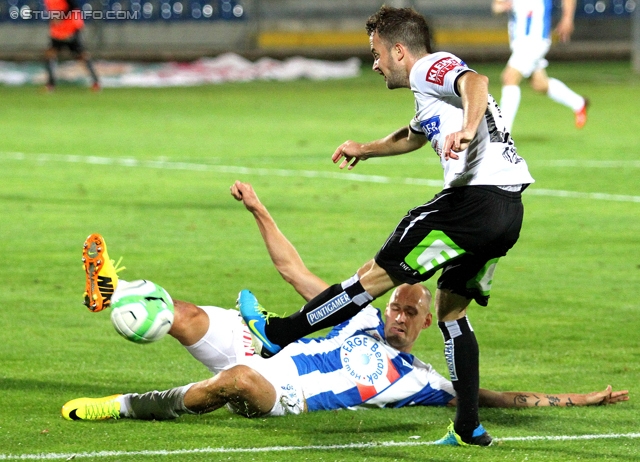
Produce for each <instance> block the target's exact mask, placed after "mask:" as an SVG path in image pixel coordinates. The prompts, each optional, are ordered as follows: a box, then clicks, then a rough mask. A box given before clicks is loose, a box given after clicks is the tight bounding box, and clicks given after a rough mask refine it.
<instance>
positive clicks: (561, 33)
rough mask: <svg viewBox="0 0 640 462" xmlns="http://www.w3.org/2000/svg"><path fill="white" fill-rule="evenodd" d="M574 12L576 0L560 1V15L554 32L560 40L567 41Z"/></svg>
mask: <svg viewBox="0 0 640 462" xmlns="http://www.w3.org/2000/svg"><path fill="white" fill-rule="evenodd" d="M575 14H576V0H563V1H562V17H561V18H560V22H558V25H557V26H556V33H557V34H558V37H559V38H560V41H561V42H563V43H564V42H568V41H569V40H570V39H571V34H573V29H574V25H573V17H574V16H575Z"/></svg>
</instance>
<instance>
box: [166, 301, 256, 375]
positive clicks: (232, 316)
mask: <svg viewBox="0 0 640 462" xmlns="http://www.w3.org/2000/svg"><path fill="white" fill-rule="evenodd" d="M169 334H170V335H172V336H173V337H174V338H176V339H177V340H178V341H179V342H180V343H181V344H182V345H183V346H184V347H185V348H186V350H187V351H188V352H189V353H190V354H191V355H192V356H193V357H194V358H195V359H196V360H198V361H199V362H200V363H202V364H203V365H204V366H206V367H207V369H209V370H210V371H211V372H212V373H214V374H217V373H219V372H220V371H222V370H224V369H225V368H227V367H229V366H233V365H235V364H237V363H239V362H241V361H242V360H243V359H244V358H247V357H251V356H253V354H254V349H253V346H252V342H251V334H250V332H249V330H248V329H247V326H246V325H244V324H243V323H242V319H241V318H240V316H239V314H238V312H237V311H236V310H227V309H224V308H219V307H216V306H196V305H194V304H193V303H187V302H181V301H177V302H176V301H174V323H173V325H172V326H171V330H170V331H169Z"/></svg>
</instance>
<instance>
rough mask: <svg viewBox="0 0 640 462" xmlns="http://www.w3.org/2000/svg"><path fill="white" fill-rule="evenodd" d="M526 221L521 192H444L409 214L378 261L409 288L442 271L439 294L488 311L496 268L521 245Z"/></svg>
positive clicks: (484, 189) (482, 188)
mask: <svg viewBox="0 0 640 462" xmlns="http://www.w3.org/2000/svg"><path fill="white" fill-rule="evenodd" d="M523 215H524V207H523V205H522V198H521V194H520V192H508V191H504V190H502V189H500V188H498V187H496V186H464V187H459V188H450V189H445V190H443V191H441V192H440V193H438V194H437V195H436V196H435V197H434V198H433V199H432V200H431V201H430V202H427V203H426V204H424V205H421V206H419V207H416V208H414V209H412V210H410V211H409V212H408V214H407V215H406V216H405V217H404V218H403V219H402V221H401V222H400V223H399V224H398V226H397V227H396V229H395V231H394V232H393V233H392V234H391V236H389V239H387V242H385V244H384V245H383V246H382V248H381V249H380V251H379V252H378V254H377V255H376V257H375V260H376V263H377V264H378V265H379V266H381V267H382V268H384V269H385V270H386V271H387V273H388V274H389V275H390V276H391V277H393V278H395V279H397V280H399V281H402V282H406V283H409V284H415V283H417V282H421V281H426V280H427V279H429V278H431V277H432V276H433V275H434V274H435V273H436V272H437V271H439V270H442V274H441V276H440V278H439V279H438V288H439V289H448V290H451V291H452V292H454V293H456V294H459V295H462V296H465V297H467V298H473V299H475V300H476V302H477V303H478V304H480V305H482V306H486V305H487V303H488V301H489V292H490V290H491V282H492V279H493V272H494V270H495V266H496V264H497V262H498V259H499V258H500V257H502V256H504V255H506V253H507V251H508V250H509V249H510V248H511V247H513V245H514V244H515V243H516V241H517V240H518V236H519V235H520V228H521V227H522V218H523Z"/></svg>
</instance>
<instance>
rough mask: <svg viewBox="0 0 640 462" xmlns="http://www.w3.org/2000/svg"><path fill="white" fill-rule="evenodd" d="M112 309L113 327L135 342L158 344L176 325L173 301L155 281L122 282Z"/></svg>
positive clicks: (112, 299)
mask: <svg viewBox="0 0 640 462" xmlns="http://www.w3.org/2000/svg"><path fill="white" fill-rule="evenodd" d="M111 307H112V311H111V322H112V323H113V327H115V329H116V331H117V332H118V333H119V334H120V335H122V336H123V337H124V338H126V339H127V340H130V341H132V342H135V343H151V342H156V341H158V340H160V339H161V338H162V337H164V336H165V335H166V334H167V332H169V329H171V326H172V325H173V300H172V299H171V296H170V295H169V293H168V292H167V291H166V290H164V289H163V288H162V287H160V286H159V285H157V284H155V283H153V282H151V281H145V280H139V281H133V282H125V281H120V283H119V284H118V288H117V290H116V291H115V293H114V294H113V296H112V298H111Z"/></svg>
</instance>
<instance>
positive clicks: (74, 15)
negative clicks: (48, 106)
mask: <svg viewBox="0 0 640 462" xmlns="http://www.w3.org/2000/svg"><path fill="white" fill-rule="evenodd" d="M44 3H45V7H46V8H47V11H48V12H49V36H50V38H51V44H50V46H49V48H48V49H47V51H46V52H45V59H46V68H47V86H46V88H47V91H53V90H54V89H55V86H56V77H55V67H56V63H57V60H58V54H59V53H60V51H62V50H64V49H65V48H67V49H68V50H69V52H70V53H71V55H72V56H73V57H74V59H78V60H81V61H83V62H84V63H85V65H86V66H87V70H88V71H89V74H90V75H91V80H92V85H91V89H92V90H93V91H100V81H99V80H98V75H97V74H96V71H95V68H94V66H93V63H92V62H91V56H90V55H89V53H88V52H87V51H85V49H84V46H83V45H82V41H81V40H80V31H81V30H82V29H83V28H84V20H83V18H82V10H81V8H80V5H79V2H78V0H44Z"/></svg>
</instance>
